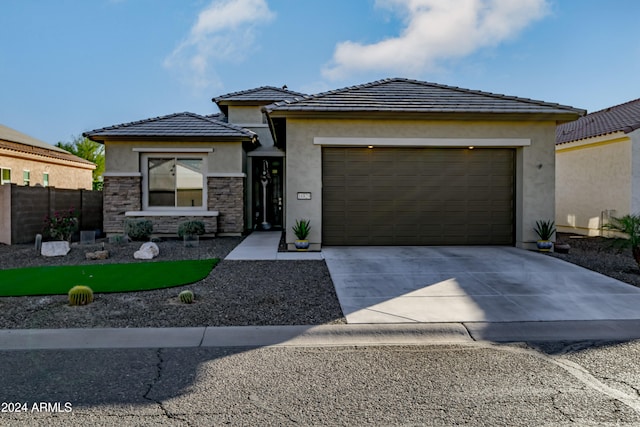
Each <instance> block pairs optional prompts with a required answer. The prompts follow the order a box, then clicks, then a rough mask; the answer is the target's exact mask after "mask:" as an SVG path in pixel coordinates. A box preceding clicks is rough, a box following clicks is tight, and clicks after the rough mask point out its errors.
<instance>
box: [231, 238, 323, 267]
mask: <svg viewBox="0 0 640 427" xmlns="http://www.w3.org/2000/svg"><path fill="white" fill-rule="evenodd" d="M281 236H282V231H254V232H253V233H251V234H250V235H248V236H247V237H246V238H245V239H244V240H243V241H242V242H241V243H240V244H239V245H238V246H236V247H235V249H234V250H232V251H231V252H230V253H229V255H227V257H226V258H225V260H233V261H240V260H248V261H262V260H266V261H277V260H321V259H323V256H322V252H278V244H279V243H280V237H281Z"/></svg>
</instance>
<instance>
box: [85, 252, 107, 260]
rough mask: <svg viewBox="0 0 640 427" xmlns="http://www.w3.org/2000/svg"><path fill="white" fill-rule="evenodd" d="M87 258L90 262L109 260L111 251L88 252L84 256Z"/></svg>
mask: <svg viewBox="0 0 640 427" xmlns="http://www.w3.org/2000/svg"><path fill="white" fill-rule="evenodd" d="M84 256H85V258H87V259H88V260H92V261H93V260H97V259H107V258H109V251H95V252H87V253H86V254H84Z"/></svg>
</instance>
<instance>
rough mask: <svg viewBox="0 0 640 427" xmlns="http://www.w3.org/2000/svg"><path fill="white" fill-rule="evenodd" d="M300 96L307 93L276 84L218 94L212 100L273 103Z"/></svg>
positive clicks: (217, 101)
mask: <svg viewBox="0 0 640 427" xmlns="http://www.w3.org/2000/svg"><path fill="white" fill-rule="evenodd" d="M300 96H305V94H304V93H300V92H294V91H292V90H288V89H286V86H285V87H283V88H279V87H274V86H261V87H257V88H255V89H248V90H243V91H240V92H231V93H227V94H225V95H220V96H216V97H215V98H213V99H212V101H213V102H215V103H219V102H221V101H261V102H264V101H266V102H269V103H271V102H275V101H282V100H284V99H292V98H295V97H300Z"/></svg>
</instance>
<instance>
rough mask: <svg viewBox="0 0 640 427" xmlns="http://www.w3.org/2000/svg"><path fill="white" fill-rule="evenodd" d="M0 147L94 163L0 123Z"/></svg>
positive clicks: (77, 161) (89, 163)
mask: <svg viewBox="0 0 640 427" xmlns="http://www.w3.org/2000/svg"><path fill="white" fill-rule="evenodd" d="M0 148H5V149H8V150H13V151H18V152H22V153H30V154H37V155H40V156H45V157H51V158H54V159H60V160H68V161H71V162H76V163H84V164H88V165H94V163H92V162H90V161H88V160H85V159H83V158H81V157H78V156H75V155H73V154H71V153H69V152H68V151H66V150H63V149H62V148H60V147H56V146H55V145H51V144H47V143H46V142H44V141H40V140H39V139H36V138H33V137H31V136H29V135H27V134H24V133H22V132H18V131H17V130H15V129H12V128H10V127H8V126H4V125H0Z"/></svg>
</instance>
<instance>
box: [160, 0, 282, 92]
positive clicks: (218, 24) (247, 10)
mask: <svg viewBox="0 0 640 427" xmlns="http://www.w3.org/2000/svg"><path fill="white" fill-rule="evenodd" d="M274 17H275V14H274V13H273V12H272V11H271V10H270V9H269V6H268V5H267V2H266V0H213V1H212V2H211V3H210V4H209V6H207V8H205V9H204V10H203V11H201V12H200V14H199V15H198V19H197V20H196V22H195V24H194V25H193V26H192V27H191V31H190V32H189V36H188V37H187V38H186V40H184V41H183V42H182V43H180V45H179V46H178V47H177V48H175V49H174V51H173V52H172V53H171V54H170V55H169V56H168V57H167V58H166V59H165V61H164V66H165V67H167V68H173V69H177V70H179V71H180V72H181V73H183V75H184V77H185V80H187V82H188V83H189V84H191V85H192V86H193V87H194V88H196V89H205V88H212V87H219V86H220V79H219V77H218V75H217V73H216V72H215V69H214V64H215V62H216V61H220V62H241V61H243V60H244V59H245V58H246V57H247V53H248V52H250V51H251V49H252V47H253V46H254V42H255V39H256V36H255V31H256V26H258V25H259V24H262V23H266V22H269V21H271V20H272V19H273V18H274Z"/></svg>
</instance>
